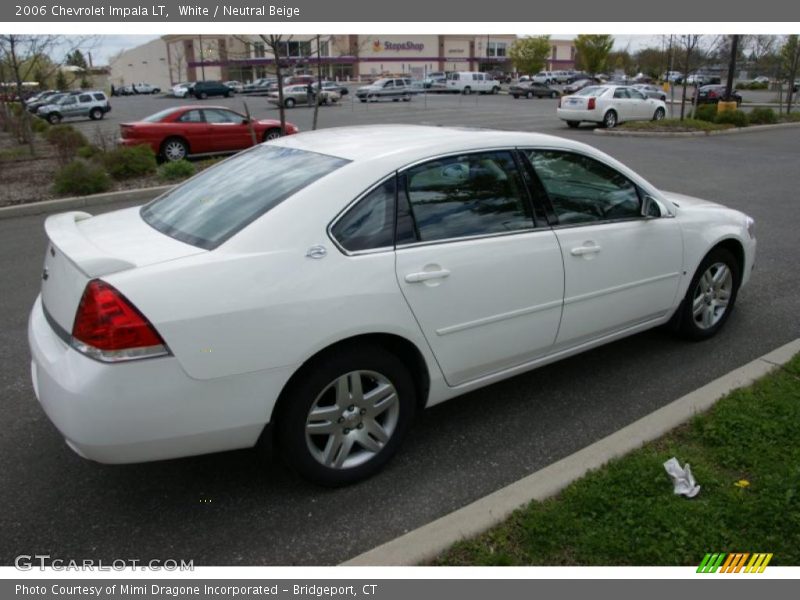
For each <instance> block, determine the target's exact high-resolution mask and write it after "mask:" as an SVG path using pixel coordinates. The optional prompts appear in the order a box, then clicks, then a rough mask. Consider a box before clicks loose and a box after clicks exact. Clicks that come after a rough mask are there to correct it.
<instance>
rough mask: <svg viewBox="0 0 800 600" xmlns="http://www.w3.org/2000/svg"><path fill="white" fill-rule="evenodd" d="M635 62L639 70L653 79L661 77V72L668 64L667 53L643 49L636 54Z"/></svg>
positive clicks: (659, 49) (655, 49) (659, 50)
mask: <svg viewBox="0 0 800 600" xmlns="http://www.w3.org/2000/svg"><path fill="white" fill-rule="evenodd" d="M635 62H636V65H637V68H638V70H639V71H640V72H641V73H644V74H645V75H648V76H649V77H652V78H653V79H658V77H660V76H661V70H662V68H663V66H664V65H665V64H666V62H667V61H666V53H665V52H664V50H662V49H661V48H655V47H648V48H642V49H641V50H639V51H638V52H637V53H636V57H635Z"/></svg>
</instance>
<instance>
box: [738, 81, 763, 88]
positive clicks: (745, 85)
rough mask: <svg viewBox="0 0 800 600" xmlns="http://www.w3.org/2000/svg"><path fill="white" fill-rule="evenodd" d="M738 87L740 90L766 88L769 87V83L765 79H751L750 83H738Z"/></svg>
mask: <svg viewBox="0 0 800 600" xmlns="http://www.w3.org/2000/svg"><path fill="white" fill-rule="evenodd" d="M736 87H737V88H738V89H740V90H765V89H767V88H768V87H769V84H768V83H767V82H765V81H764V82H761V81H751V82H749V83H743V84H741V85H737V86H736Z"/></svg>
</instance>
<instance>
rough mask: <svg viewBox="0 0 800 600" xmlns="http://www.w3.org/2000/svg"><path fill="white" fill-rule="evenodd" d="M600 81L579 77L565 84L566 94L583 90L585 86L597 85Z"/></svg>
mask: <svg viewBox="0 0 800 600" xmlns="http://www.w3.org/2000/svg"><path fill="white" fill-rule="evenodd" d="M598 83H600V81H599V80H597V79H577V80H575V81H573V82H572V83H568V84H567V85H565V86H564V95H565V96H566V95H568V94H574V93H575V92H579V91H581V90H582V89H583V88H585V87H588V86H590V85H597V84H598Z"/></svg>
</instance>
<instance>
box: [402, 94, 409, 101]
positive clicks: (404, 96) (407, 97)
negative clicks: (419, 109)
mask: <svg viewBox="0 0 800 600" xmlns="http://www.w3.org/2000/svg"><path fill="white" fill-rule="evenodd" d="M403 102H411V94H405V95H403Z"/></svg>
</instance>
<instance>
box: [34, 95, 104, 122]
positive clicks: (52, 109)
mask: <svg viewBox="0 0 800 600" xmlns="http://www.w3.org/2000/svg"><path fill="white" fill-rule="evenodd" d="M110 110H111V104H110V103H109V102H108V97H107V96H106V95H105V93H104V92H100V91H96V90H95V91H88V90H87V91H84V92H80V93H78V94H69V95H68V96H64V97H63V98H61V99H60V100H59V101H58V102H57V103H55V104H45V105H44V106H40V107H39V109H38V110H37V111H36V114H37V116H39V117H41V118H43V119H45V120H46V121H48V122H49V123H50V124H51V125H57V124H58V123H60V122H61V120H62V119H75V118H78V117H89V118H90V119H92V120H93V121H97V120H99V119H102V118H103V117H104V116H105V114H106V113H107V112H109V111H110Z"/></svg>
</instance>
